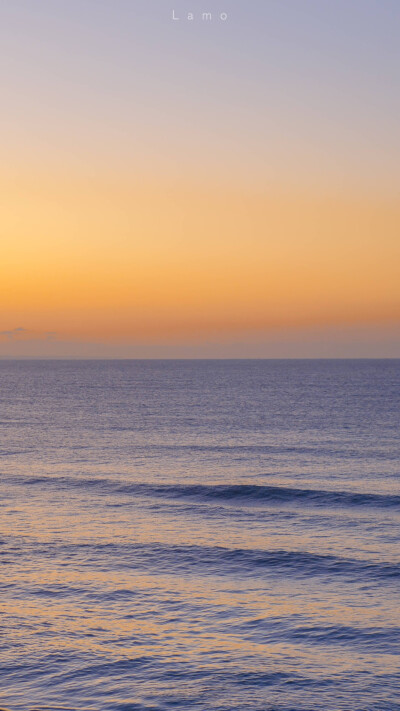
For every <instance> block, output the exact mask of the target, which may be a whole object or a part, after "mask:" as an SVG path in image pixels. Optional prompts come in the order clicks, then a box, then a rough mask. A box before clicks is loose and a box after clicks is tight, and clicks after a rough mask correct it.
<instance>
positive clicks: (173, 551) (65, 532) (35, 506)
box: [0, 360, 400, 711]
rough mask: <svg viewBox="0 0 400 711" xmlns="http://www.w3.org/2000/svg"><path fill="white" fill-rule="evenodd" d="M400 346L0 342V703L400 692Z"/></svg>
mask: <svg viewBox="0 0 400 711" xmlns="http://www.w3.org/2000/svg"><path fill="white" fill-rule="evenodd" d="M399 374H400V361H396V360H319V361H318V360H304V361H300V360H297V361H296V360H286V361H285V360H270V361H268V360H266V361H263V360H254V361H250V360H249V361H245V360H242V361H240V360H238V361H211V360H210V361H151V360H149V361H14V362H13V361H5V360H3V361H0V430H1V440H0V467H1V469H0V474H1V477H0V493H1V496H0V504H1V531H0V543H1V545H0V562H1V567H0V571H1V578H0V582H1V595H0V611H1V617H0V626H1V629H0V631H1V637H0V645H1V646H0V689H1V691H0V706H1V708H2V709H7V710H8V711H31V710H33V709H35V711H36V710H40V711H45V710H46V711H56V710H57V711H61V710H63V711H67V710H68V711H70V710H73V711H142V710H143V711H164V710H165V711H166V710H169V709H175V710H176V709H185V710H186V709H187V710H189V709H190V710H193V711H320V710H321V711H322V710H323V711H399V710H400V674H399V668H400V664H399V661H400V659H399V651H400V612H399V610H400V596H399V593H400V568H399V565H398V563H399V538H400V528H399V523H400V487H399V431H400V427H399V424H400V422H399V420H400V417H399V412H400V407H399V401H400V378H399Z"/></svg>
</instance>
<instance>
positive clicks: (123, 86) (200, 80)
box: [0, 0, 400, 357]
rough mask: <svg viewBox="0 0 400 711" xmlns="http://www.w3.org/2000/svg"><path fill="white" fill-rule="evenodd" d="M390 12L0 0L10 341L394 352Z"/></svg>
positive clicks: (398, 204) (29, 349)
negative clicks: (207, 15)
mask: <svg viewBox="0 0 400 711" xmlns="http://www.w3.org/2000/svg"><path fill="white" fill-rule="evenodd" d="M172 9H174V10H175V14H176V16H178V17H180V18H181V19H180V20H179V21H177V22H174V21H172V19H171V15H172ZM188 11H193V12H194V14H195V20H194V21H193V22H192V23H190V22H187V21H185V19H184V17H185V14H186V13H187V12H188ZM205 11H211V12H212V13H213V20H212V22H211V23H210V22H203V21H201V13H202V12H205ZM219 12H227V14H228V20H227V21H226V22H222V21H220V20H219V19H218V14H219ZM399 21H400V3H399V2H398V0H375V1H371V0H171V2H169V0H24V1H22V0H1V2H0V47H1V49H0V57H1V62H0V82H1V111H0V126H1V137H0V150H1V156H0V157H1V161H0V196H1V197H0V240H1V260H0V356H35V357H36V356H57V357H59V356H68V357H69V356H73V357H79V356H82V357H86V356H88V357H175V356H176V357H214V356H215V357H246V356H248V357H252V356H254V357H269V356H272V357H296V356H298V357H320V356H321V357H329V356H332V357H341V356H344V357H345V356H355V357H357V356H361V357H369V356H371V357H386V356H388V357H392V356H397V357H398V356H400V335H399V334H400V328H399V326H400V247H399V244H400V240H399V235H400V229H399V228H400V200H399V188H400V132H399V128H398V127H399V120H400V91H399V86H400V43H399V33H400V24H399Z"/></svg>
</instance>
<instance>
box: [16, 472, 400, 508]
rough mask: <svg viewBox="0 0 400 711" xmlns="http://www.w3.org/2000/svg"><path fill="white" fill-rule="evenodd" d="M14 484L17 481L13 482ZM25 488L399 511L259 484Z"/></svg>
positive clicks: (74, 480)
mask: <svg viewBox="0 0 400 711" xmlns="http://www.w3.org/2000/svg"><path fill="white" fill-rule="evenodd" d="M14 481H15V480H14ZM20 483H23V484H25V485H30V486H32V485H50V486H56V487H57V488H58V487H62V488H64V487H65V488H69V487H71V488H75V487H78V488H87V489H96V490H98V491H99V493H109V494H112V493H114V494H125V495H132V496H150V497H156V498H164V499H192V500H197V501H199V500H200V501H218V502H220V503H227V504H229V503H235V502H238V503H249V504H258V505H259V504H306V505H310V506H324V507H365V506H368V507H371V506H372V507H380V508H382V507H383V508H400V496H399V495H396V494H373V493H364V492H351V491H329V490H325V489H305V488H294V487H284V486H269V485H267V486H263V485H257V484H146V483H142V482H137V483H132V484H127V483H125V482H122V481H121V480H117V481H116V480H113V479H104V478H92V479H87V478H85V479H83V478H78V477H35V478H29V479H27V478H25V479H21V480H20Z"/></svg>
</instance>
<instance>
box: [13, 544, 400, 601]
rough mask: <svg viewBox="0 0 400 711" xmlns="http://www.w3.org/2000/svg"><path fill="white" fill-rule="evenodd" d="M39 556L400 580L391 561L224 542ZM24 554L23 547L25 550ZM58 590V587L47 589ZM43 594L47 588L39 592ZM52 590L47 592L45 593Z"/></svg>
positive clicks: (165, 568) (61, 549)
mask: <svg viewBox="0 0 400 711" xmlns="http://www.w3.org/2000/svg"><path fill="white" fill-rule="evenodd" d="M35 553H36V554H37V555H44V556H45V557H51V558H52V559H53V558H54V557H59V556H61V557H62V555H63V554H64V555H65V554H66V555H67V556H68V559H69V560H70V561H72V560H74V559H75V561H76V562H77V563H84V564H85V565H90V566H94V567H97V565H101V567H102V569H104V566H106V567H107V568H108V567H110V568H111V569H112V570H116V569H129V568H139V569H144V570H147V571H150V572H153V571H156V572H157V574H159V573H160V572H165V573H167V574H169V573H171V572H173V573H174V574H179V575H193V574H195V575H199V574H202V575H213V576H214V575H222V576H225V575H228V576H231V575H240V576H244V577H246V576H248V577H260V576H261V577H262V576H264V575H265V574H267V575H271V574H272V575H278V576H281V575H285V576H287V575H289V576H295V577H301V578H306V579H307V578H310V577H315V576H325V577H326V576H328V577H330V578H332V579H333V578H337V577H339V578H343V579H346V581H348V582H355V581H358V582H359V581H360V580H363V581H366V582H370V583H373V582H378V581H380V580H386V581H387V582H390V581H396V580H398V579H399V578H400V566H399V565H397V564H396V563H392V562H379V560H376V559H375V560H365V559H357V558H344V557H342V556H336V555H333V554H318V553H311V552H307V551H303V550H262V549H254V548H226V547H223V546H201V545H173V544H165V543H161V542H160V543H135V545H130V544H123V543H104V544H99V543H97V544H96V543H94V544H93V543H79V544H53V545H49V544H46V545H43V546H41V545H40V544H37V545H36V547H35ZM20 554H21V555H22V551H20ZM45 590H46V591H48V594H51V595H53V594H57V590H54V588H45ZM40 593H42V594H43V588H40V589H39V590H38V591H37V594H40ZM44 594H47V593H44Z"/></svg>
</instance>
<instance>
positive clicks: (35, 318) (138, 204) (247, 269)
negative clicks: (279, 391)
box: [0, 176, 400, 342]
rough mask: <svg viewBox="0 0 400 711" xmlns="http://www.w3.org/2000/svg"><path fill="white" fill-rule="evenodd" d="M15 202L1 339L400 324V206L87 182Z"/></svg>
mask: <svg viewBox="0 0 400 711" xmlns="http://www.w3.org/2000/svg"><path fill="white" fill-rule="evenodd" d="M2 182H3V181H2ZM3 195H4V187H3ZM6 197H7V199H6V201H5V203H6V205H7V207H6V208H5V209H3V213H2V227H3V230H4V232H5V233H6V234H7V237H8V238H7V240H6V242H5V244H4V245H3V249H2V262H1V267H0V270H1V287H0V290H1V307H0V314H1V318H2V323H4V324H5V328H10V329H12V328H14V327H16V326H18V325H21V324H23V326H24V328H26V329H27V330H29V331H31V330H32V331H35V332H41V331H52V332H56V333H57V335H58V336H59V337H62V338H72V339H79V340H80V339H82V340H86V339H89V340H90V339H94V340H98V339H100V340H102V341H104V342H108V341H111V342H112V341H116V342H118V341H121V342H130V341H133V342H134V341H136V340H141V339H149V340H150V341H156V340H160V339H167V340H168V339H173V338H176V337H188V338H191V337H193V336H196V335H199V334H212V335H214V336H215V335H216V334H219V335H220V336H221V337H224V334H225V335H226V334H232V333H233V334H234V333H235V332H246V331H254V332H265V331H268V329H271V328H273V329H276V328H278V329H279V328H287V327H289V328H291V327H294V328H297V327H302V326H312V325H318V326H321V325H322V326H324V325H331V324H351V323H361V324H363V323H378V324H384V323H387V322H393V321H395V320H396V319H397V318H398V317H399V305H400V284H399V280H398V278H397V277H398V269H397V265H398V263H399V257H400V250H399V243H398V239H397V235H398V234H399V228H400V209H399V207H398V205H397V204H396V202H395V201H394V199H392V200H391V199H384V198H382V197H380V196H378V197H376V198H375V199H374V198H373V197H371V196H368V195H364V196H352V195H348V194H346V195H340V194H336V195H332V194H331V195H330V194H328V193H326V192H325V193H324V192H322V191H320V192H319V193H318V192H316V191H313V192H311V191H309V192H308V193H307V192H306V191H303V192H300V191H299V190H298V191H294V190H293V189H292V190H291V191H286V192H285V191H284V190H283V189H281V190H278V189H277V187H276V186H274V187H272V188H268V187H266V188H265V189H264V190H261V189H259V190H258V191H255V190H254V189H253V190H251V189H250V188H245V189H241V190H239V189H237V188H235V186H228V187H221V186H215V187H210V186H205V185H201V184H200V185H199V184H196V183H195V182H194V181H193V182H192V184H190V182H189V183H188V181H186V182H184V181H182V182H181V183H180V184H179V183H174V184H170V185H165V183H163V182H162V181H160V182H159V183H158V184H156V183H154V182H153V184H143V183H142V184H139V183H138V182H137V181H136V183H135V181H134V180H129V179H125V180H121V179H119V180H115V181H112V180H111V179H105V178H97V179H96V180H92V181H91V182H89V181H87V182H86V181H83V180H82V178H80V176H78V177H76V178H75V179H73V178H70V179H69V180H67V179H66V178H65V176H64V177H63V178H61V177H60V178H59V180H58V181H57V180H56V179H54V176H52V179H51V178H47V179H46V178H45V177H44V178H42V179H40V178H36V180H34V179H32V178H30V177H26V178H25V179H24V180H23V179H21V178H20V179H19V181H18V182H17V184H14V186H13V187H12V188H9V190H8V194H7V196H6Z"/></svg>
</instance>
